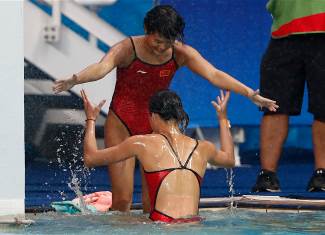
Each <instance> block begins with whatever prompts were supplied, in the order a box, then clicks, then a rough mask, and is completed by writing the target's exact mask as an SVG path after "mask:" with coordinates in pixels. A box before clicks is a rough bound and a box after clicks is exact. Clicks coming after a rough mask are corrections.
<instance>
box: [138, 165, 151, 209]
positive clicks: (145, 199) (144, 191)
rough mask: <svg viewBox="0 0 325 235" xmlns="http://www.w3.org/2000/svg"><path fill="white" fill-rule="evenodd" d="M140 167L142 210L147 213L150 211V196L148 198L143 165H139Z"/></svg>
mask: <svg viewBox="0 0 325 235" xmlns="http://www.w3.org/2000/svg"><path fill="white" fill-rule="evenodd" d="M140 169H141V183H142V210H143V213H149V212H150V198H149V190H148V185H147V181H146V178H145V176H144V171H143V167H140Z"/></svg>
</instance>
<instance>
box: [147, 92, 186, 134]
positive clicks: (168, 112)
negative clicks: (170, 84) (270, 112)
mask: <svg viewBox="0 0 325 235" xmlns="http://www.w3.org/2000/svg"><path fill="white" fill-rule="evenodd" d="M149 111H150V112H151V113H156V114H158V115H159V116H160V117H161V118H162V119H163V120H165V121H169V120H175V121H176V122H177V123H178V126H179V129H180V130H181V131H182V132H183V133H184V131H185V129H186V127H187V125H188V122H189V117H188V115H187V113H186V112H185V111H184V109H183V105H182V101H181V98H180V97H179V96H178V95H177V94H176V93H175V92H173V91H171V90H162V91H159V92H157V93H156V94H155V95H153V96H152V97H151V99H150V102H149Z"/></svg>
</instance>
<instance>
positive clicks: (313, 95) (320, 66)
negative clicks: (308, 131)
mask: <svg viewBox="0 0 325 235" xmlns="http://www.w3.org/2000/svg"><path fill="white" fill-rule="evenodd" d="M324 40H325V34H314V35H309V36H308V37H306V43H304V49H305V54H304V58H305V61H306V73H307V87H308V98H309V99H308V101H309V103H308V111H309V112H310V113H312V114H313V115H314V123H313V126H312V135H313V149H314V157H315V171H314V173H313V176H312V177H311V179H310V180H309V183H308V186H307V190H308V191H325V109H324V107H325V92H324V90H325V80H324V78H325V69H324V68H325V47H324Z"/></svg>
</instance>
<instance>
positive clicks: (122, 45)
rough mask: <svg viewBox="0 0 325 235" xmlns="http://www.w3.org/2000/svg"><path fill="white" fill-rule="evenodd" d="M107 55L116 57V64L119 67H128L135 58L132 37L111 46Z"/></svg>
mask: <svg viewBox="0 0 325 235" xmlns="http://www.w3.org/2000/svg"><path fill="white" fill-rule="evenodd" d="M107 55H109V56H110V57H113V58H115V64H116V65H117V66H118V67H126V66H127V65H129V64H130V62H131V61H132V60H133V58H134V51H133V46H132V42H131V40H130V38H125V39H123V40H122V41H120V42H118V43H116V44H115V45H114V46H112V47H111V48H110V50H109V52H108V53H107Z"/></svg>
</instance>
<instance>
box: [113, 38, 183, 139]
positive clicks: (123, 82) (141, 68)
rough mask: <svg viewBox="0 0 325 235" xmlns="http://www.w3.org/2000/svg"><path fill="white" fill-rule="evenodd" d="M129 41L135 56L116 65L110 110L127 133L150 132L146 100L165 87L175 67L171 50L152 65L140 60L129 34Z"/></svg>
mask: <svg viewBox="0 0 325 235" xmlns="http://www.w3.org/2000/svg"><path fill="white" fill-rule="evenodd" d="M130 40H131V42H132V46H133V49H134V54H135V58H134V60H133V61H132V63H131V64H130V65H129V66H128V67H126V68H117V77H116V86H115V91H114V95H113V98H112V102H111V107H110V109H111V110H112V111H113V112H114V113H115V114H116V116H117V117H118V118H119V119H120V120H121V122H122V123H123V124H124V125H125V126H126V128H127V129H128V131H129V133H130V135H143V134H150V133H151V132H152V130H151V127H150V123H149V110H148V105H149V99H150V97H151V96H152V95H154V94H155V93H156V92H158V91H160V90H163V89H167V88H168V87H169V84H170V82H171V80H172V78H173V76H174V73H175V72H176V70H177V68H178V67H177V63H176V61H175V59H174V51H173V55H172V57H171V58H170V59H169V60H168V61H167V62H165V63H163V64H159V65H154V64H148V63H146V62H144V61H142V60H141V59H140V58H138V57H137V53H136V50H135V46H134V42H133V40H132V38H131V37H130ZM173 50H174V49H173Z"/></svg>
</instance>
